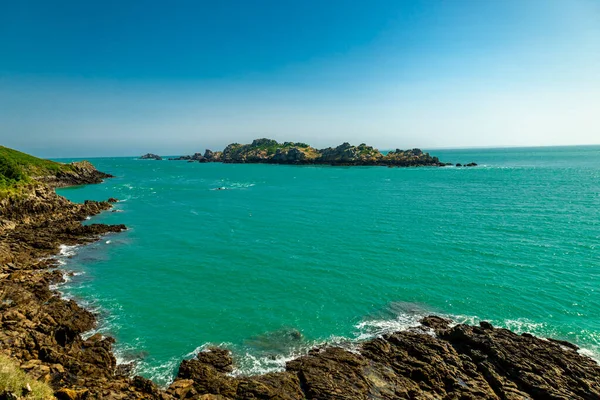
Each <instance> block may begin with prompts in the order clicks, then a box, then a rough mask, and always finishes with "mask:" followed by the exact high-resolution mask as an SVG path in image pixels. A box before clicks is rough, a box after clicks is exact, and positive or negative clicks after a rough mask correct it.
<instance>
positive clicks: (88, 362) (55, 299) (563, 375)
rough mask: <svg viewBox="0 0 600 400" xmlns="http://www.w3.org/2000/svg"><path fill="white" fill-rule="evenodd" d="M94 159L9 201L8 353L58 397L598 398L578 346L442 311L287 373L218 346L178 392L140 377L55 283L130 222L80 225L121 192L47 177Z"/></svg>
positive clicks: (1, 306)
mask: <svg viewBox="0 0 600 400" xmlns="http://www.w3.org/2000/svg"><path fill="white" fill-rule="evenodd" d="M290 147H291V148H294V147H298V146H297V144H295V145H294V146H290ZM232 151H233V150H232ZM411 152H412V155H411V157H419V156H420V153H416V154H415V152H414V150H413V151H411ZM275 153H277V150H275ZM394 154H395V155H397V156H398V157H404V156H402V155H399V152H394ZM293 157H296V156H293ZM365 159H367V156H366V155H365ZM0 161H1V160H0ZM84 165H86V167H85V170H86V171H87V172H85V173H83V172H79V173H77V174H75V175H69V178H68V179H67V180H63V179H62V178H59V177H58V175H59V172H60V170H62V168H63V167H62V166H58V167H57V166H54V167H56V170H55V171H56V175H57V176H56V177H55V179H48V178H47V176H46V175H44V176H46V178H40V181H35V180H34V181H28V183H27V185H25V186H23V187H22V190H19V191H18V192H9V194H8V195H7V196H6V197H4V198H2V200H1V201H0V326H1V328H2V329H1V330H0V353H3V354H5V355H6V356H8V357H10V358H11V359H12V360H15V362H17V363H18V364H19V366H20V368H21V369H22V370H25V371H27V372H28V374H29V375H30V376H31V377H33V378H35V379H39V380H41V381H44V382H47V383H48V384H49V385H51V386H52V388H53V389H54V395H55V397H56V398H57V399H67V400H83V399H161V400H167V399H196V400H232V399H243V400H250V399H265V400H266V399H270V400H276V399H277V400H296V399H297V400H301V399H302V400H304V399H323V400H329V399H331V400H346V399H347V400H355V399H359V400H363V399H364V400H367V399H368V400H377V399H382V400H391V399H494V400H497V399H564V400H566V399H581V400H583V399H586V400H588V399H600V366H599V365H598V364H597V363H596V362H595V361H593V360H592V359H590V358H588V357H586V356H584V355H581V354H579V353H578V351H577V350H578V349H577V347H576V346H574V345H573V344H571V343H568V342H564V341H560V340H553V339H542V338H537V337H534V336H532V335H529V334H521V335H518V334H516V333H513V332H511V331H509V330H506V329H500V328H495V327H493V326H492V325H490V324H489V323H486V322H482V323H480V325H479V326H470V325H463V324H459V325H454V324H453V323H452V322H451V321H449V320H446V319H443V318H440V317H436V316H430V317H426V318H424V319H423V320H422V321H421V326H418V327H415V328H411V329H409V330H406V331H402V332H395V333H391V334H388V335H384V336H382V337H378V338H374V339H371V340H367V341H364V342H362V343H358V344H356V345H355V346H354V347H353V348H340V347H331V346H323V347H319V348H314V349H313V350H311V351H310V352H308V354H306V355H304V356H301V357H298V358H297V359H295V360H292V361H290V362H288V363H287V365H286V366H285V369H284V370H283V371H281V372H273V373H269V374H264V375H259V376H241V377H240V376H233V375H232V374H231V372H232V371H233V370H234V368H235V357H232V355H231V354H230V352H229V351H227V350H226V349H220V348H212V349H209V350H207V351H203V352H200V353H199V354H198V355H197V356H196V357H195V358H193V359H190V360H183V361H182V362H181V364H180V366H179V369H178V371H177V375H176V378H175V380H174V382H173V383H172V384H171V385H170V386H169V387H168V388H159V387H157V386H156V385H155V384H154V383H153V382H151V381H149V380H147V379H145V378H143V377H139V376H134V377H132V376H130V374H131V368H130V366H128V365H117V362H116V359H115V357H114V355H113V353H112V345H113V343H114V339H112V338H110V337H106V336H102V335H100V334H95V335H93V336H91V337H89V338H87V339H85V340H84V339H83V337H82V334H83V333H84V332H88V331H90V330H91V329H93V328H94V326H95V324H96V317H95V315H93V314H92V313H91V312H89V311H87V310H85V309H83V308H82V307H80V306H79V305H78V304H77V303H76V302H74V301H73V300H65V299H62V298H60V296H59V294H58V293H57V292H56V291H53V290H51V289H50V287H51V285H52V284H56V283H57V282H60V281H61V280H62V279H63V276H62V273H61V272H60V271H58V270H56V261H55V260H54V259H53V258H52V257H51V256H52V255H54V254H56V253H57V252H58V251H59V248H60V245H61V244H67V245H75V244H85V243H89V242H91V241H94V240H96V239H97V238H98V237H99V236H100V235H105V234H111V233H117V232H120V231H122V230H124V229H126V228H125V226H123V225H104V224H91V225H85V226H84V225H82V224H81V221H83V220H84V219H85V217H87V216H89V215H94V214H97V213H99V212H102V211H104V210H108V209H109V208H111V207H112V203H114V202H116V201H117V200H116V199H114V198H111V199H109V201H106V202H96V201H86V202H85V203H83V204H75V203H71V202H70V201H68V200H67V199H65V198H63V197H61V196H58V195H57V194H56V193H55V192H54V190H53V188H52V187H51V186H50V185H49V184H48V183H46V182H50V183H52V184H53V185H55V186H59V185H63V184H66V183H65V182H71V183H72V184H82V183H87V181H88V178H89V177H91V176H97V177H100V176H106V175H101V174H100V173H94V172H93V171H92V169H91V168H93V167H91V168H90V166H89V165H88V164H84ZM25 167H27V166H25ZM71 168H72V167H68V169H69V170H71ZM77 177H79V178H77ZM6 179H10V180H11V181H13V182H17V181H15V180H14V179H13V178H12V177H10V178H6ZM79 179H80V180H79ZM6 181H7V182H8V180H6ZM36 182H37V183H36ZM19 395H20V394H19ZM0 396H4V398H17V397H18V395H17V394H13V393H3V394H0ZM7 396H8V397H7ZM11 396H12V397H11Z"/></svg>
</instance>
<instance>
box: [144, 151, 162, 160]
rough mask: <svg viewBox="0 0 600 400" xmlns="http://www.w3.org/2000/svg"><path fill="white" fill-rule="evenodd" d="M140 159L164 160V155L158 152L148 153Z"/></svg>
mask: <svg viewBox="0 0 600 400" xmlns="http://www.w3.org/2000/svg"><path fill="white" fill-rule="evenodd" d="M140 160H157V161H160V160H162V157H161V156H159V155H156V154H152V153H147V154H144V155H143V156H141V157H140Z"/></svg>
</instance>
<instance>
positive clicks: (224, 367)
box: [196, 347, 233, 372]
mask: <svg viewBox="0 0 600 400" xmlns="http://www.w3.org/2000/svg"><path fill="white" fill-rule="evenodd" d="M196 359H197V360H198V361H199V362H200V363H202V364H206V365H210V366H212V367H214V368H215V369H216V370H217V371H219V372H231V371H233V360H232V358H231V353H230V352H229V351H228V350H224V349H220V348H218V347H211V348H209V349H207V350H206V351H201V352H200V353H198V355H197V356H196Z"/></svg>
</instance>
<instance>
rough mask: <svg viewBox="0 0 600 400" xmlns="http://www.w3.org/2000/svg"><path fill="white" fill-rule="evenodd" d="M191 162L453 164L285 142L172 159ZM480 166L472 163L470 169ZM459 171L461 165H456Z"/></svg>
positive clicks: (416, 154) (409, 154)
mask: <svg viewBox="0 0 600 400" xmlns="http://www.w3.org/2000/svg"><path fill="white" fill-rule="evenodd" d="M169 160H185V161H188V162H194V161H197V162H223V163H236V164H240V163H249V164H292V165H313V164H321V165H339V166H351V165H361V166H369V165H379V166H389V167H424V166H430V167H444V166H447V165H452V164H451V163H445V162H441V161H440V160H439V158H437V157H433V156H431V155H430V154H429V153H425V152H423V151H422V150H421V149H410V150H400V149H396V150H393V151H389V152H387V153H385V154H384V153H382V152H380V151H379V150H377V149H376V148H374V147H372V146H367V145H366V144H364V143H362V144H360V145H358V146H353V145H351V144H350V143H343V144H341V145H339V146H337V147H328V148H326V149H321V150H319V149H316V148H314V147H311V146H309V145H308V144H306V143H298V142H284V143H279V142H277V141H276V140H273V139H264V138H263V139H255V140H254V141H252V143H250V144H239V143H232V144H229V145H228V146H227V147H225V149H224V150H223V151H214V152H213V151H211V150H206V151H205V152H204V154H202V153H195V154H193V155H189V156H181V157H176V158H170V159H169ZM476 165H477V164H476V163H474V162H470V163H468V164H465V166H467V167H474V166H476ZM456 166H457V167H459V166H462V164H457V165H456Z"/></svg>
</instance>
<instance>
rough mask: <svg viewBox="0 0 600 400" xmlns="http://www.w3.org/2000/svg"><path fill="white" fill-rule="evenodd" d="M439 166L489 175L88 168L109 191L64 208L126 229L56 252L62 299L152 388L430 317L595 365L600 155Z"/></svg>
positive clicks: (110, 164) (522, 152)
mask: <svg viewBox="0 0 600 400" xmlns="http://www.w3.org/2000/svg"><path fill="white" fill-rule="evenodd" d="M432 154H434V155H437V156H439V157H440V159H442V160H443V161H450V162H461V163H465V162H470V161H475V162H477V163H479V164H480V166H479V167H476V168H455V167H447V168H408V169H402V168H385V167H330V166H277V165H235V164H198V163H187V162H181V161H152V160H137V159H134V158H98V159H91V161H92V162H93V164H94V165H95V166H96V167H97V168H98V169H100V170H102V171H105V172H109V173H111V174H114V175H116V176H117V177H116V178H114V179H110V180H107V181H106V182H105V183H103V184H101V185H88V186H82V187H75V188H66V189H61V190H59V191H58V192H59V194H61V195H63V196H66V197H67V198H69V199H71V200H73V201H79V202H80V201H83V200H85V199H96V200H103V199H107V198H108V197H117V198H119V199H120V200H121V202H119V203H117V204H116V206H115V210H116V212H105V213H103V214H101V215H99V216H94V217H92V218H91V219H90V220H89V221H88V222H89V223H94V222H98V223H100V222H101V223H124V224H126V225H127V226H128V228H129V230H128V231H126V232H123V233H120V234H112V235H108V236H105V237H103V238H102V240H101V241H99V242H97V243H95V244H92V245H89V246H87V247H80V248H69V247H64V248H63V250H62V255H61V256H59V259H60V260H61V261H62V263H63V266H62V268H63V269H64V270H65V272H70V274H69V275H71V276H68V282H67V283H66V284H63V285H61V286H60V287H59V290H60V291H62V292H63V293H64V295H65V296H67V297H72V298H76V299H77V300H78V301H80V302H81V303H82V304H84V305H86V306H87V307H90V308H92V309H93V310H95V311H96V312H98V314H99V320H100V323H99V325H98V328H97V330H96V331H100V332H103V333H107V334H111V335H113V336H115V337H116V339H117V343H116V350H117V354H118V356H119V357H118V358H119V361H120V362H127V361H131V360H135V361H136V372H137V373H139V374H141V375H144V376H146V377H149V378H152V379H154V380H155V381H156V382H158V383H160V384H166V383H168V382H169V380H170V379H172V378H173V376H174V374H175V372H176V369H177V366H178V364H179V362H180V361H181V359H183V358H186V357H192V356H193V355H194V354H195V353H196V352H197V351H199V350H200V349H202V348H203V347H206V346H209V345H211V344H218V345H222V346H225V347H227V348H230V349H231V350H232V351H233V354H234V358H235V361H236V365H237V369H236V371H235V373H236V374H252V373H260V372H266V371H273V370H277V369H281V368H282V367H283V366H284V364H285V361H286V360H287V359H289V358H291V357H293V356H294V355H298V354H302V353H303V352H306V351H307V349H308V348H310V347H311V346H313V345H315V344H320V343H335V344H339V345H343V346H348V347H352V346H353V345H354V344H355V343H357V341H360V340H362V339H365V338H368V337H372V336H374V335H378V334H381V333H384V332H387V331H391V330H397V329H403V328H406V327H408V326H411V325H414V324H416V321H418V319H419V318H420V317H421V316H423V315H427V314H430V313H436V314H441V315H447V316H451V317H452V318H454V319H455V320H456V321H458V322H469V323H474V322H477V321H479V320H484V319H485V320H489V321H491V322H492V323H493V324H494V325H497V326H502V327H507V328H510V329H513V330H515V331H517V332H525V331H526V332H531V333H533V334H535V335H539V336H548V337H554V338H560V339H565V340H569V341H571V342H574V343H576V344H578V345H579V346H581V347H582V349H583V350H582V352H585V353H586V354H588V355H591V356H593V357H596V358H598V357H599V356H600V221H599V219H600V212H599V210H600V146H586V147H563V148H558V147H557V148H527V149H489V150H488V149H486V150H443V151H442V150H439V151H432ZM215 188H224V189H226V190H215Z"/></svg>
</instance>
